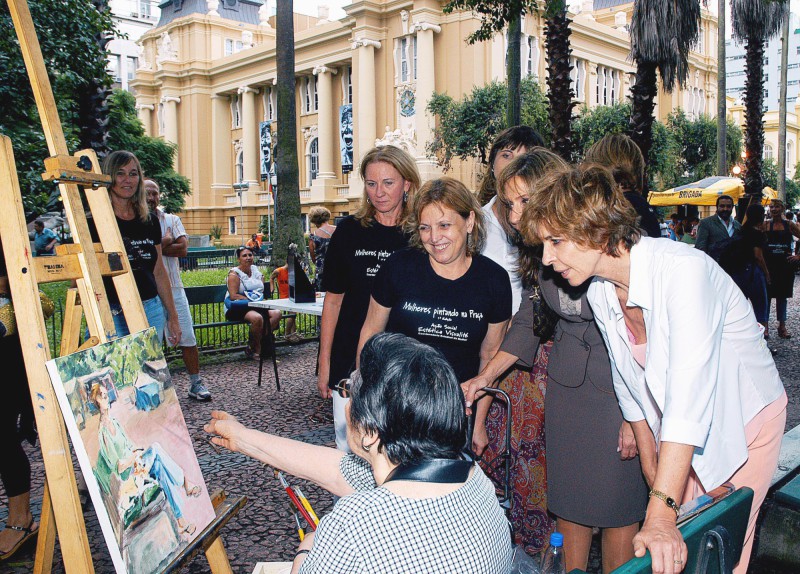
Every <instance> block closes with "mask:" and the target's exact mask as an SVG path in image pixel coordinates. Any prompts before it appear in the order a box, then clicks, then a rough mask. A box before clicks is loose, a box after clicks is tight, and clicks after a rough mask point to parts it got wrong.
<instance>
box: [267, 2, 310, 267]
mask: <svg viewBox="0 0 800 574" xmlns="http://www.w3.org/2000/svg"><path fill="white" fill-rule="evenodd" d="M293 10H294V2H293V0H281V1H280V2H278V4H277V11H276V28H277V29H276V32H275V33H276V41H277V45H278V46H294V14H293ZM277 68H278V82H277V85H276V89H277V92H278V117H279V118H280V122H279V125H278V147H277V149H278V150H279V153H277V154H275V155H276V157H275V158H274V161H275V165H276V171H275V174H276V175H277V177H278V201H277V205H276V209H275V219H276V224H275V227H276V230H275V231H276V234H275V241H274V244H273V251H272V254H273V255H272V257H273V261H275V262H276V263H282V262H284V261H286V256H287V254H288V249H289V244H290V243H296V244H297V248H298V250H299V251H300V252H301V253H305V251H306V243H305V241H303V227H302V225H301V223H300V173H299V172H300V168H299V167H298V161H297V106H296V104H295V94H294V87H295V77H294V50H278V54H277Z"/></svg>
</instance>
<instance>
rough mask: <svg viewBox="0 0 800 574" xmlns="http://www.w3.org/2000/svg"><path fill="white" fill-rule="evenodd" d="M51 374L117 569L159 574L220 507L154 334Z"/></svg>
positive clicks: (60, 361) (59, 363)
mask: <svg viewBox="0 0 800 574" xmlns="http://www.w3.org/2000/svg"><path fill="white" fill-rule="evenodd" d="M47 369H48V371H49V373H50V379H51V381H52V383H53V386H54V388H55V391H56V395H57V396H58V401H59V405H60V407H61V411H62V413H63V415H64V419H65V421H66V424H67V428H68V430H69V433H70V438H71V439H72V444H73V445H74V448H75V452H76V455H77V458H78V461H79V463H80V466H81V471H82V472H83V475H84V477H85V478H86V483H87V486H88V488H89V493H90V494H91V498H92V502H93V503H94V507H95V510H96V511H97V515H98V519H99V521H100V525H101V527H102V530H103V535H104V536H105V538H106V543H107V545H108V548H109V551H110V553H111V558H112V560H113V562H114V567H115V568H116V571H117V572H118V573H121V574H144V573H147V574H150V573H154V572H160V571H161V570H163V569H164V567H165V566H167V565H168V564H169V563H170V562H171V561H172V560H173V559H174V558H175V557H176V556H177V555H178V554H179V553H180V552H181V550H183V549H184V548H185V547H186V546H187V545H188V544H189V543H190V542H191V541H192V540H193V539H194V538H195V537H196V536H198V535H199V534H200V533H201V532H202V531H203V529H204V528H205V527H206V526H208V525H209V524H210V523H211V521H212V519H213V518H214V508H213V506H212V504H211V498H210V496H209V493H208V489H207V488H206V485H205V481H204V480H203V476H202V473H201V471H200V465H199V464H198V462H197V456H196V454H195V452H194V449H193V447H192V441H191V438H190V437H189V432H188V430H187V428H186V422H185V421H184V418H183V413H182V412H181V409H180V405H179V403H178V397H177V395H176V393H175V388H174V386H173V384H172V380H171V379H170V376H169V370H168V369H167V362H166V360H165V359H164V355H163V351H162V347H161V342H160V341H158V340H157V338H156V331H155V329H152V328H151V329H148V330H146V331H142V332H140V333H135V334H133V335H128V336H126V337H121V338H119V339H115V340H114V341H111V342H109V343H106V344H104V345H98V346H96V347H93V348H91V349H87V350H85V351H81V352H78V353H74V354H72V355H68V356H65V357H59V358H57V359H54V360H52V361H49V362H48V363H47Z"/></svg>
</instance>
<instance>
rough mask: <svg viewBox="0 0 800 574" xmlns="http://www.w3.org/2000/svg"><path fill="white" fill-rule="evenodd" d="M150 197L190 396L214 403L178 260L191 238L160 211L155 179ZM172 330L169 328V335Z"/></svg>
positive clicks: (148, 188)
mask: <svg viewBox="0 0 800 574" xmlns="http://www.w3.org/2000/svg"><path fill="white" fill-rule="evenodd" d="M144 190H145V193H146V194H147V205H148V207H149V208H150V210H151V211H152V212H153V213H155V214H156V216H157V217H158V221H159V223H160V224H161V256H162V258H163V259H164V266H165V267H166V268H167V275H169V282H170V284H171V285H172V298H173V299H174V300H175V309H176V310H177V312H178V320H179V322H180V325H181V340H180V341H179V342H178V345H179V346H180V348H181V354H182V355H183V363H184V364H185V365H186V370H187V371H188V372H189V383H190V386H189V397H190V398H192V399H195V400H197V401H210V400H211V393H210V392H209V391H208V389H207V388H206V386H205V385H204V384H203V380H202V379H201V378H200V354H199V353H198V351H197V339H196V338H195V336H194V324H193V323H192V314H191V312H190V310H189V302H188V301H187V299H186V292H185V291H184V290H183V282H182V281H181V274H180V269H179V267H178V257H185V256H186V252H187V249H188V245H189V238H188V237H187V235H186V230H185V229H184V227H183V223H182V222H181V219H180V217H178V216H177V215H172V214H171V213H164V211H162V210H161V209H158V204H159V199H160V197H159V195H160V191H161V190H160V188H159V186H158V183H156V182H155V181H153V180H152V179H147V180H145V182H144ZM168 329H169V328H167V329H165V333H164V334H165V335H166V334H167V333H166V331H168Z"/></svg>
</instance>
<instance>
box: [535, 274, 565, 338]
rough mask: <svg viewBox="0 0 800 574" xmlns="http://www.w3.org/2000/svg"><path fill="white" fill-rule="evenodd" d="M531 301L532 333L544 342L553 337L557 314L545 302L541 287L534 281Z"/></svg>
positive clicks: (557, 318)
mask: <svg viewBox="0 0 800 574" xmlns="http://www.w3.org/2000/svg"><path fill="white" fill-rule="evenodd" d="M531 291H532V293H531V295H530V298H531V302H532V303H533V334H534V335H536V336H537V337H539V341H540V342H541V343H544V342H545V341H549V340H550V339H552V338H553V333H555V330H556V323H558V320H559V316H558V315H557V314H556V312H555V311H553V310H552V309H551V308H550V306H549V305H548V304H547V303H546V302H545V300H544V297H543V296H542V289H541V287H539V283H538V282H536V283H534V284H533V285H532V286H531Z"/></svg>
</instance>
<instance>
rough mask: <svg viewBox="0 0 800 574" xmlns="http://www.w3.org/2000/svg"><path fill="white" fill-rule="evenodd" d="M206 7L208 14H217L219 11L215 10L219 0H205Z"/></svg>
mask: <svg viewBox="0 0 800 574" xmlns="http://www.w3.org/2000/svg"><path fill="white" fill-rule="evenodd" d="M206 8H208V15H209V16H219V12H217V8H219V0H206Z"/></svg>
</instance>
